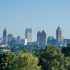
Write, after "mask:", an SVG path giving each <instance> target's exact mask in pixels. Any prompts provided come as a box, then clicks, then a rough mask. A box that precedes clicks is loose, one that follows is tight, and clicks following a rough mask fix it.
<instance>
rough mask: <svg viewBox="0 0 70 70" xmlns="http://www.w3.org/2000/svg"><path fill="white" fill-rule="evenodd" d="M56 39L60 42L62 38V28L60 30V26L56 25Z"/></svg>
mask: <svg viewBox="0 0 70 70" xmlns="http://www.w3.org/2000/svg"><path fill="white" fill-rule="evenodd" d="M56 40H57V41H58V42H61V41H62V40H63V37H62V30H61V28H60V26H58V27H57V29H56Z"/></svg>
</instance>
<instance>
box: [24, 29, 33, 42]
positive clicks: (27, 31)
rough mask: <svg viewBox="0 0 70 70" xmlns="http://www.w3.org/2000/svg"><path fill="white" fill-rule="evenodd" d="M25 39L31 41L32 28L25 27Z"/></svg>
mask: <svg viewBox="0 0 70 70" xmlns="http://www.w3.org/2000/svg"><path fill="white" fill-rule="evenodd" d="M25 40H27V42H28V43H29V42H32V29H31V28H27V29H26V30H25Z"/></svg>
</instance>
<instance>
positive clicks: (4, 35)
mask: <svg viewBox="0 0 70 70" xmlns="http://www.w3.org/2000/svg"><path fill="white" fill-rule="evenodd" d="M6 42H7V30H6V28H5V29H4V30H3V43H4V44H6Z"/></svg>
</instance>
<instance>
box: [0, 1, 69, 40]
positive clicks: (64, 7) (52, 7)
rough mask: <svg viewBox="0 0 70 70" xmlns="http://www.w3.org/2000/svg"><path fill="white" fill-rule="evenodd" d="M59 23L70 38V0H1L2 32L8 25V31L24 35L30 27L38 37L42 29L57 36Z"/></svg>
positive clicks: (0, 25) (0, 17) (0, 27)
mask: <svg viewBox="0 0 70 70" xmlns="http://www.w3.org/2000/svg"><path fill="white" fill-rule="evenodd" d="M58 25H60V26H61V27H62V29H63V34H64V37H65V38H70V0H0V33H2V30H3V28H5V27H6V28H7V30H8V33H12V34H14V35H20V36H22V37H24V30H25V28H27V27H30V28H32V29H33V39H36V32H37V31H38V30H40V29H41V30H42V29H44V30H45V31H46V33H47V36H48V35H53V36H55V31H56V28H57V26H58Z"/></svg>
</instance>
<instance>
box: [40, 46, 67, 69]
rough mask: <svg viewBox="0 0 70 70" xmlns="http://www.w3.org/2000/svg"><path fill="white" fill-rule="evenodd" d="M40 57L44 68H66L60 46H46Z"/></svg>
mask: <svg viewBox="0 0 70 70" xmlns="http://www.w3.org/2000/svg"><path fill="white" fill-rule="evenodd" d="M40 58H41V60H42V62H43V63H46V64H44V65H43V66H44V67H45V68H44V69H45V70H46V69H47V70H66V68H65V66H64V54H62V52H61V49H60V48H57V47H54V46H48V47H47V49H45V50H44V52H43V53H42V54H41V57H40ZM46 67H47V68H46Z"/></svg>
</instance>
